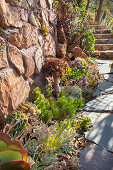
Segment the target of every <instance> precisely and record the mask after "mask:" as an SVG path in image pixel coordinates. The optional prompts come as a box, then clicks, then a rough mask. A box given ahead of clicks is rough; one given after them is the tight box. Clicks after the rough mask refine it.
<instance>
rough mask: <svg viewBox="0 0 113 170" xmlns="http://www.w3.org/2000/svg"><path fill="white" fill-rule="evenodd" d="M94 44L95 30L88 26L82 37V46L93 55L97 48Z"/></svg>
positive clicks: (88, 53) (87, 52)
mask: <svg viewBox="0 0 113 170" xmlns="http://www.w3.org/2000/svg"><path fill="white" fill-rule="evenodd" d="M94 44H95V37H94V35H93V31H92V30H91V29H89V28H87V30H86V31H85V33H84V34H83V35H82V37H81V40H80V47H81V48H82V50H83V51H84V52H85V53H86V54H87V55H91V54H92V53H94V50H95V45H94Z"/></svg>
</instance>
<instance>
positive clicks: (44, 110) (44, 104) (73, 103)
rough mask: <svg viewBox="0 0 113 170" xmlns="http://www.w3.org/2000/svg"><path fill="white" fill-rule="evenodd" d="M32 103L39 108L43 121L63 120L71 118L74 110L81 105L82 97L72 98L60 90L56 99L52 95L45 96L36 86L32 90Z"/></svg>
mask: <svg viewBox="0 0 113 170" xmlns="http://www.w3.org/2000/svg"><path fill="white" fill-rule="evenodd" d="M33 98H34V99H35V100H34V104H36V105H37V108H39V109H40V110H41V114H40V115H39V117H40V118H41V119H42V120H43V122H47V121H48V120H49V119H52V120H59V121H61V120H64V119H68V118H71V117H72V116H73V115H75V114H76V111H77V110H78V109H79V108H81V107H82V106H83V103H84V101H83V98H82V97H80V98H73V97H70V96H68V95H67V94H66V93H65V92H64V91H61V92H60V93H59V94H58V96H57V99H56V100H54V98H53V97H50V98H47V99H46V98H45V96H44V95H43V94H41V91H40V89H39V88H38V87H37V88H35V89H34V91H33Z"/></svg>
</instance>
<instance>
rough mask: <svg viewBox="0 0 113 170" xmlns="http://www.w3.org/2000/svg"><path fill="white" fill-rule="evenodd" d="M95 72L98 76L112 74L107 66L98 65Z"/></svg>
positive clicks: (112, 70) (112, 69) (111, 70)
mask: <svg viewBox="0 0 113 170" xmlns="http://www.w3.org/2000/svg"><path fill="white" fill-rule="evenodd" d="M97 70H98V71H99V74H107V73H113V68H111V67H110V65H109V64H98V66H97Z"/></svg>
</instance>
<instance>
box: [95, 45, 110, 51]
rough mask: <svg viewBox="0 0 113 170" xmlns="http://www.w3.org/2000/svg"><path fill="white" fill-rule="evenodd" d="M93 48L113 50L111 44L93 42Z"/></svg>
mask: <svg viewBox="0 0 113 170" xmlns="http://www.w3.org/2000/svg"><path fill="white" fill-rule="evenodd" d="M95 50H100V51H105V50H113V44H95Z"/></svg>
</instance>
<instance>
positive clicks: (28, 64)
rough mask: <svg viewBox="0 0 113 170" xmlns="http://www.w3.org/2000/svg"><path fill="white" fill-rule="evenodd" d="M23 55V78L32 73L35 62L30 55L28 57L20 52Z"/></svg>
mask: <svg viewBox="0 0 113 170" xmlns="http://www.w3.org/2000/svg"><path fill="white" fill-rule="evenodd" d="M22 56H23V61H24V67H25V73H24V76H25V78H28V77H30V76H32V75H33V73H34V70H35V63H34V61H33V59H32V58H31V57H29V56H28V55H26V54H22Z"/></svg>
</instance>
